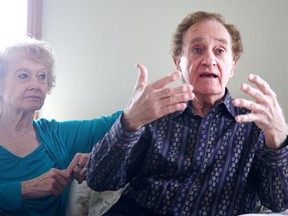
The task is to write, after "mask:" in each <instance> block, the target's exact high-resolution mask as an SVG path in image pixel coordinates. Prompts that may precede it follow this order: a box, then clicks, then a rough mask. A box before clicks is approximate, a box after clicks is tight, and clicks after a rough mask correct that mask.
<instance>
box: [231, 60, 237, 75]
mask: <svg viewBox="0 0 288 216" xmlns="http://www.w3.org/2000/svg"><path fill="white" fill-rule="evenodd" d="M237 62H238V59H234V60H233V65H232V68H231V73H230V78H232V77H233V75H234V72H235V68H236V65H237Z"/></svg>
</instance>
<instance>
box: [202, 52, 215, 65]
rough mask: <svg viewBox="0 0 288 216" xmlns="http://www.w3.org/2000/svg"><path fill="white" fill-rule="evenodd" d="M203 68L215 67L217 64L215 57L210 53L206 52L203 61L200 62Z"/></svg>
mask: <svg viewBox="0 0 288 216" xmlns="http://www.w3.org/2000/svg"><path fill="white" fill-rule="evenodd" d="M201 63H202V64H203V65H204V66H215V65H216V64H217V62H216V57H215V55H214V53H213V52H212V51H207V52H206V53H205V54H204V55H203V59H202V62H201Z"/></svg>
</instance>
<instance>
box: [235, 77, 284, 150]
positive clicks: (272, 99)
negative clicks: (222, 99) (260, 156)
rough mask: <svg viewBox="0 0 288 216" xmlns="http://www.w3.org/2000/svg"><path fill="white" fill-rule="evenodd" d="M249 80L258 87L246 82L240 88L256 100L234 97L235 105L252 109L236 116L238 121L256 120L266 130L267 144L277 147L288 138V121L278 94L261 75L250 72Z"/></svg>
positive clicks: (270, 146)
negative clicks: (287, 128) (287, 133)
mask: <svg viewBox="0 0 288 216" xmlns="http://www.w3.org/2000/svg"><path fill="white" fill-rule="evenodd" d="M248 80H249V81H250V82H251V83H253V84H255V85H256V87H257V88H253V87H251V86H250V85H248V84H245V83H244V84H242V85H241V86H240V89H241V90H242V91H243V92H244V93H246V94H248V95H250V96H251V97H252V98H253V99H254V100H255V101H251V100H247V99H234V101H233V104H234V105H235V106H237V107H245V108H247V109H249V110H251V113H249V114H246V115H239V116H236V121H237V122H252V121H253V122H255V123H256V124H257V126H258V127H259V128H261V129H262V130H263V131H264V133H265V139H266V144H267V146H268V147H269V148H274V149H277V148H279V147H280V146H281V144H283V142H284V141H285V139H286V123H285V118H284V115H283V112H282V109H281V107H280V105H279V103H278V101H277V98H276V94H275V92H274V91H273V90H272V89H271V88H270V86H269V85H268V83H267V82H266V81H264V80H263V79H262V78H260V77H259V76H257V75H253V74H250V75H249V77H248Z"/></svg>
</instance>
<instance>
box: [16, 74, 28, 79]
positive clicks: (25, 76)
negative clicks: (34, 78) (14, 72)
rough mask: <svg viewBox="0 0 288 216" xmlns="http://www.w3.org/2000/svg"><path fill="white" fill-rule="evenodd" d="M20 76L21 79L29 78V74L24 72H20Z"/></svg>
mask: <svg viewBox="0 0 288 216" xmlns="http://www.w3.org/2000/svg"><path fill="white" fill-rule="evenodd" d="M18 77H19V78H20V79H27V78H28V74H26V73H22V74H19V76H18Z"/></svg>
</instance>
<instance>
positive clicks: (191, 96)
mask: <svg viewBox="0 0 288 216" xmlns="http://www.w3.org/2000/svg"><path fill="white" fill-rule="evenodd" d="M242 51H243V47H242V41H241V37H240V33H239V31H238V30H237V29H236V27H235V26H234V25H231V24H226V23H225V22H224V20H223V17H222V16H221V15H219V14H215V13H207V12H202V11H200V12H196V13H192V14H190V15H188V16H187V17H186V18H185V19H184V20H183V21H182V22H181V23H180V24H179V26H178V28H177V30H176V33H175V35H174V46H173V59H174V62H175V65H176V68H177V71H176V72H174V73H172V74H170V75H168V76H166V77H164V78H162V79H161V80H158V81H156V82H154V83H152V84H150V85H147V76H148V72H147V70H146V68H145V67H144V66H143V65H138V67H139V69H140V75H139V78H138V81H137V83H136V87H135V93H134V96H133V98H132V100H131V102H130V103H129V105H128V106H127V108H126V109H125V111H124V113H123V114H122V116H121V118H119V119H118V120H117V121H116V123H115V124H114V125H113V127H112V128H111V130H110V131H109V132H108V133H107V134H106V136H105V137H104V139H102V140H101V141H100V142H99V143H98V145H96V146H95V147H94V149H93V152H92V157H91V160H90V162H89V170H88V173H87V181H88V185H89V186H90V187H91V188H93V189H95V190H99V191H101V190H107V189H109V190H111V189H112V190H115V189H118V188H121V187H123V186H124V185H126V184H127V183H129V185H128V187H127V188H126V189H125V190H124V192H123V193H122V195H121V198H120V200H119V201H118V202H117V203H116V204H115V205H114V206H113V207H112V208H111V209H110V210H109V211H108V212H107V213H106V215H133V216H135V215H137V216H138V215H149V216H151V215H197V216H198V215H201V216H202V215H213V216H215V215H217V216H221V215H227V216H231V215H239V214H244V213H252V212H257V211H258V210H259V209H258V208H257V207H258V205H257V204H258V203H259V201H261V204H263V205H265V206H266V207H268V208H270V209H272V210H273V211H281V210H284V209H286V208H287V207H288V202H287V201H288V197H287V194H288V169H287V165H288V164H287V158H288V146H287V143H288V141H287V135H286V124H285V118H284V116H283V113H282V110H281V108H280V106H279V103H278V102H277V99H276V94H275V93H274V92H273V91H272V89H271V88H270V87H269V85H268V84H267V82H265V81H264V80H263V79H262V78H260V77H259V76H257V75H253V74H251V75H249V77H248V81H249V82H251V83H252V84H254V85H255V87H252V86H251V85H249V84H246V83H243V84H242V85H241V87H240V89H241V90H242V91H243V92H244V93H246V94H247V95H249V96H251V97H252V98H253V99H254V100H247V99H240V98H236V99H234V100H233V99H232V97H231V95H230V93H229V90H228V89H227V84H228V82H229V80H230V79H231V78H232V77H233V74H234V70H235V67H236V64H237V61H238V60H239V58H240V55H241V53H242ZM181 75H182V77H183V79H184V81H185V82H184V84H183V85H181V86H179V87H174V88H173V87H167V84H168V83H170V82H173V81H175V80H177V79H179V78H180V77H181Z"/></svg>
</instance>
